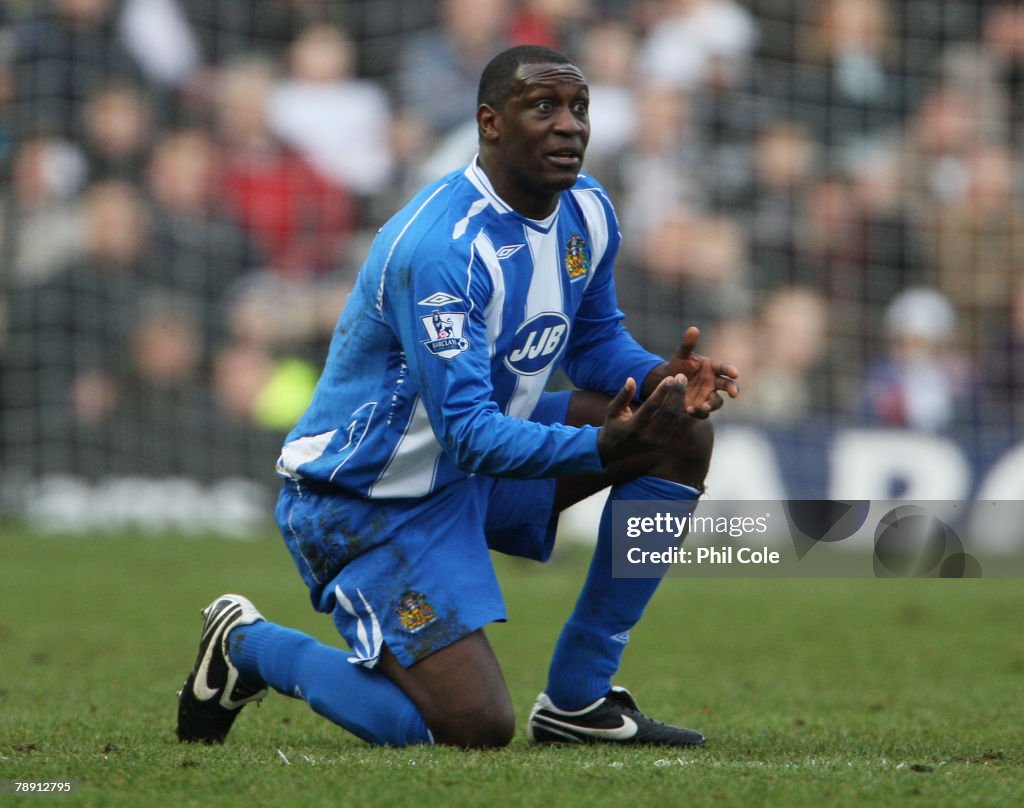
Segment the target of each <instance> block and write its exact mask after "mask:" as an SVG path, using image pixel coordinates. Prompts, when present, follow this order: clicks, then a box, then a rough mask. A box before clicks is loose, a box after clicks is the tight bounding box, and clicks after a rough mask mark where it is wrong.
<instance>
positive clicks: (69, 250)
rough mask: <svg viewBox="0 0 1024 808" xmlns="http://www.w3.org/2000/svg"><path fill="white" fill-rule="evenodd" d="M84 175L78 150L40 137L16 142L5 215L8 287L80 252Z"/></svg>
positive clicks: (39, 277)
mask: <svg viewBox="0 0 1024 808" xmlns="http://www.w3.org/2000/svg"><path fill="white" fill-rule="evenodd" d="M85 172H86V167H85V160H84V158H83V157H82V153H81V151H80V150H79V149H78V148H77V147H75V146H74V144H72V143H70V142H69V141H66V140H61V139H58V138H54V137H49V136H46V135H40V136H37V137H31V138H25V139H24V140H22V141H21V142H20V143H19V144H18V148H17V151H16V152H15V155H14V165H13V167H12V172H11V173H12V187H11V196H10V198H9V199H8V204H9V207H7V208H6V209H5V211H4V216H3V221H4V223H5V224H6V225H8V226H9V227H10V230H9V231H8V232H7V233H6V234H5V236H6V238H7V239H9V240H10V252H9V254H10V255H12V265H11V270H12V271H11V273H10V274H9V275H8V277H7V279H8V280H9V281H10V283H12V284H16V285H20V284H25V283H39V282H41V281H43V280H45V279H46V278H48V277H49V276H50V275H52V274H53V273H54V272H56V271H57V270H58V269H60V268H61V267H63V266H64V265H65V264H66V263H67V262H68V261H70V260H71V258H72V257H73V256H74V255H75V254H77V253H78V252H80V250H81V249H82V244H83V242H84V238H85V235H84V222H83V220H82V215H81V206H80V205H79V204H78V201H77V198H76V197H77V194H78V192H79V191H80V189H81V185H82V183H83V181H84V179H85Z"/></svg>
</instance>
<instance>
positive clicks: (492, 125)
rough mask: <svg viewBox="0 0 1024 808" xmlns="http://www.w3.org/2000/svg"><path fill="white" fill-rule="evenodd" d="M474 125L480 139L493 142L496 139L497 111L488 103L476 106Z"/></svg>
mask: <svg viewBox="0 0 1024 808" xmlns="http://www.w3.org/2000/svg"><path fill="white" fill-rule="evenodd" d="M476 127H477V131H478V132H479V134H480V139H481V140H486V141H488V142H490V143H493V142H494V141H496V140H497V139H498V112H497V110H495V109H494V107H492V106H491V105H490V104H481V105H480V106H479V107H477V108H476Z"/></svg>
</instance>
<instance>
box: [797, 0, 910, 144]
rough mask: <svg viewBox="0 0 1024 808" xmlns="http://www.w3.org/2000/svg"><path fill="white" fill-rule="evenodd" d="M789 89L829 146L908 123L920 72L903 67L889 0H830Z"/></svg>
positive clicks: (806, 41)
mask: <svg viewBox="0 0 1024 808" xmlns="http://www.w3.org/2000/svg"><path fill="white" fill-rule="evenodd" d="M818 9H819V13H818V16H817V18H816V20H815V23H814V25H813V26H812V27H811V30H810V31H809V35H808V36H807V37H806V38H805V39H804V40H803V44H804V48H803V53H802V54H801V56H802V60H801V61H800V62H799V63H798V64H797V66H796V70H795V72H794V78H793V80H792V82H791V83H788V87H787V89H786V93H787V95H788V94H789V93H791V94H792V96H791V97H792V100H793V101H795V102H796V103H795V104H794V106H793V109H794V111H795V112H796V113H797V114H798V115H800V116H801V118H802V119H803V120H804V122H805V123H806V124H807V125H808V126H810V127H811V128H812V131H814V132H815V133H816V134H817V136H818V138H820V140H821V142H822V144H823V145H824V146H825V147H826V149H828V150H829V152H830V153H831V152H834V151H838V152H840V153H842V152H843V151H845V150H846V149H849V148H851V147H859V146H861V145H863V143H864V141H865V139H871V138H876V137H878V136H880V135H883V134H885V133H887V132H889V131H891V130H892V129H893V128H895V127H897V126H899V125H900V123H901V122H902V120H903V117H904V115H905V114H906V110H907V106H908V98H913V97H915V96H916V94H917V89H916V88H915V87H914V86H913V81H912V79H913V77H911V76H907V75H906V74H904V73H901V72H900V71H899V70H898V69H897V67H898V61H897V59H898V56H899V53H898V50H897V47H898V41H897V38H896V31H895V29H894V21H893V14H892V11H891V9H890V8H889V4H888V3H887V2H886V0H825V2H823V3H821V4H819V5H818Z"/></svg>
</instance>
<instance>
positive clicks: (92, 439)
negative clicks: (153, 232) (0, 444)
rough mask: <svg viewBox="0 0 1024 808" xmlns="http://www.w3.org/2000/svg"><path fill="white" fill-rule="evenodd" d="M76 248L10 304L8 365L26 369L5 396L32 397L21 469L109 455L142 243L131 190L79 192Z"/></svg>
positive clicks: (17, 401)
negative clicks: (80, 232) (27, 450)
mask: <svg viewBox="0 0 1024 808" xmlns="http://www.w3.org/2000/svg"><path fill="white" fill-rule="evenodd" d="M83 204H84V218H85V227H86V231H85V251H84V254H83V255H82V257H81V259H80V260H75V261H74V262H72V263H71V264H69V265H68V266H67V267H66V268H65V269H63V270H61V271H60V272H59V273H57V274H55V275H53V276H52V277H50V278H48V279H47V280H45V281H44V282H42V283H39V284H36V285H33V286H28V287H24V288H22V289H21V290H19V291H18V293H17V294H16V295H14V297H13V299H12V305H11V316H12V328H11V345H10V348H11V350H10V357H11V361H12V365H13V366H14V367H16V368H17V369H20V370H21V371H23V372H24V371H29V370H31V371H32V373H31V375H27V374H24V373H23V375H22V376H21V378H22V379H23V385H18V386H13V387H12V386H8V390H9V393H10V399H9V401H10V404H11V406H13V407H15V408H17V407H19V406H21V407H26V406H30V407H34V408H35V409H36V412H37V415H36V417H35V418H33V419H32V420H31V424H26V428H27V429H28V432H27V433H26V434H25V435H23V436H22V437H24V438H29V437H31V441H30V445H31V446H32V447H34V450H35V452H36V455H35V456H34V457H33V458H31V459H29V460H26V463H27V464H28V465H26V469H33V468H35V469H36V470H39V469H40V467H41V468H48V469H50V470H53V469H55V468H56V469H65V470H68V469H74V470H81V471H89V472H91V473H96V474H101V473H104V472H105V471H109V470H110V469H111V467H112V464H114V463H116V458H117V454H118V453H117V452H115V451H114V450H113V448H112V444H111V441H116V440H120V439H121V438H120V437H119V433H118V429H117V427H118V425H117V424H116V422H115V420H114V414H115V412H116V410H117V408H118V404H119V389H118V385H117V373H118V371H119V369H120V368H121V367H122V366H123V364H124V357H125V355H126V353H125V352H126V339H127V335H128V333H129V329H130V327H131V324H132V323H133V322H134V319H135V316H136V311H137V304H138V300H139V296H140V290H141V288H142V283H143V282H142V277H143V275H144V265H145V259H146V251H147V221H146V217H145V206H144V204H143V200H142V197H141V194H140V193H139V192H138V190H137V189H136V188H134V187H133V186H131V185H129V184H127V183H124V182H121V181H114V180H110V181H105V182H101V183H98V184H96V185H94V186H91V187H90V188H89V189H88V191H87V192H86V195H85V197H84V202H83Z"/></svg>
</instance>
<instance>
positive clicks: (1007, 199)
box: [926, 146, 1024, 350]
mask: <svg viewBox="0 0 1024 808" xmlns="http://www.w3.org/2000/svg"><path fill="white" fill-rule="evenodd" d="M963 165H964V169H965V171H966V172H967V173H966V176H965V178H964V180H965V190H964V192H963V194H962V195H961V196H960V197H958V198H955V199H952V200H950V201H949V204H946V205H943V206H941V207H936V208H934V209H933V213H932V216H931V217H930V218H929V219H927V220H926V227H927V232H928V234H929V239H928V245H929V247H930V249H931V264H932V266H933V267H934V268H935V271H936V282H937V284H938V286H939V288H940V289H941V291H942V292H943V293H944V294H945V295H946V296H947V297H948V298H949V299H950V300H951V301H952V302H953V304H954V305H955V306H956V307H957V310H958V311H959V312H961V314H962V316H963V317H964V319H965V323H964V328H965V331H966V333H967V335H968V337H969V339H970V344H971V346H972V348H973V349H975V350H983V346H984V344H985V342H986V340H987V339H989V338H990V337H991V335H990V334H988V333H986V331H987V329H988V328H989V327H991V326H992V325H993V324H995V323H1001V322H1005V321H1006V319H1007V314H1008V312H1009V307H1010V305H1011V303H1012V301H1013V298H1014V293H1015V291H1016V289H1017V286H1018V284H1019V279H1020V277H1021V272H1022V270H1024V207H1022V205H1021V201H1020V199H1019V198H1018V196H1017V195H1016V189H1017V185H1016V183H1017V176H1016V171H1017V165H1016V158H1015V157H1014V155H1013V154H1012V153H1011V152H1010V151H1009V149H1007V148H1005V147H1002V146H982V147H979V148H977V149H975V150H973V151H972V152H971V153H969V154H967V155H966V156H965V159H964V163H963Z"/></svg>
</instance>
